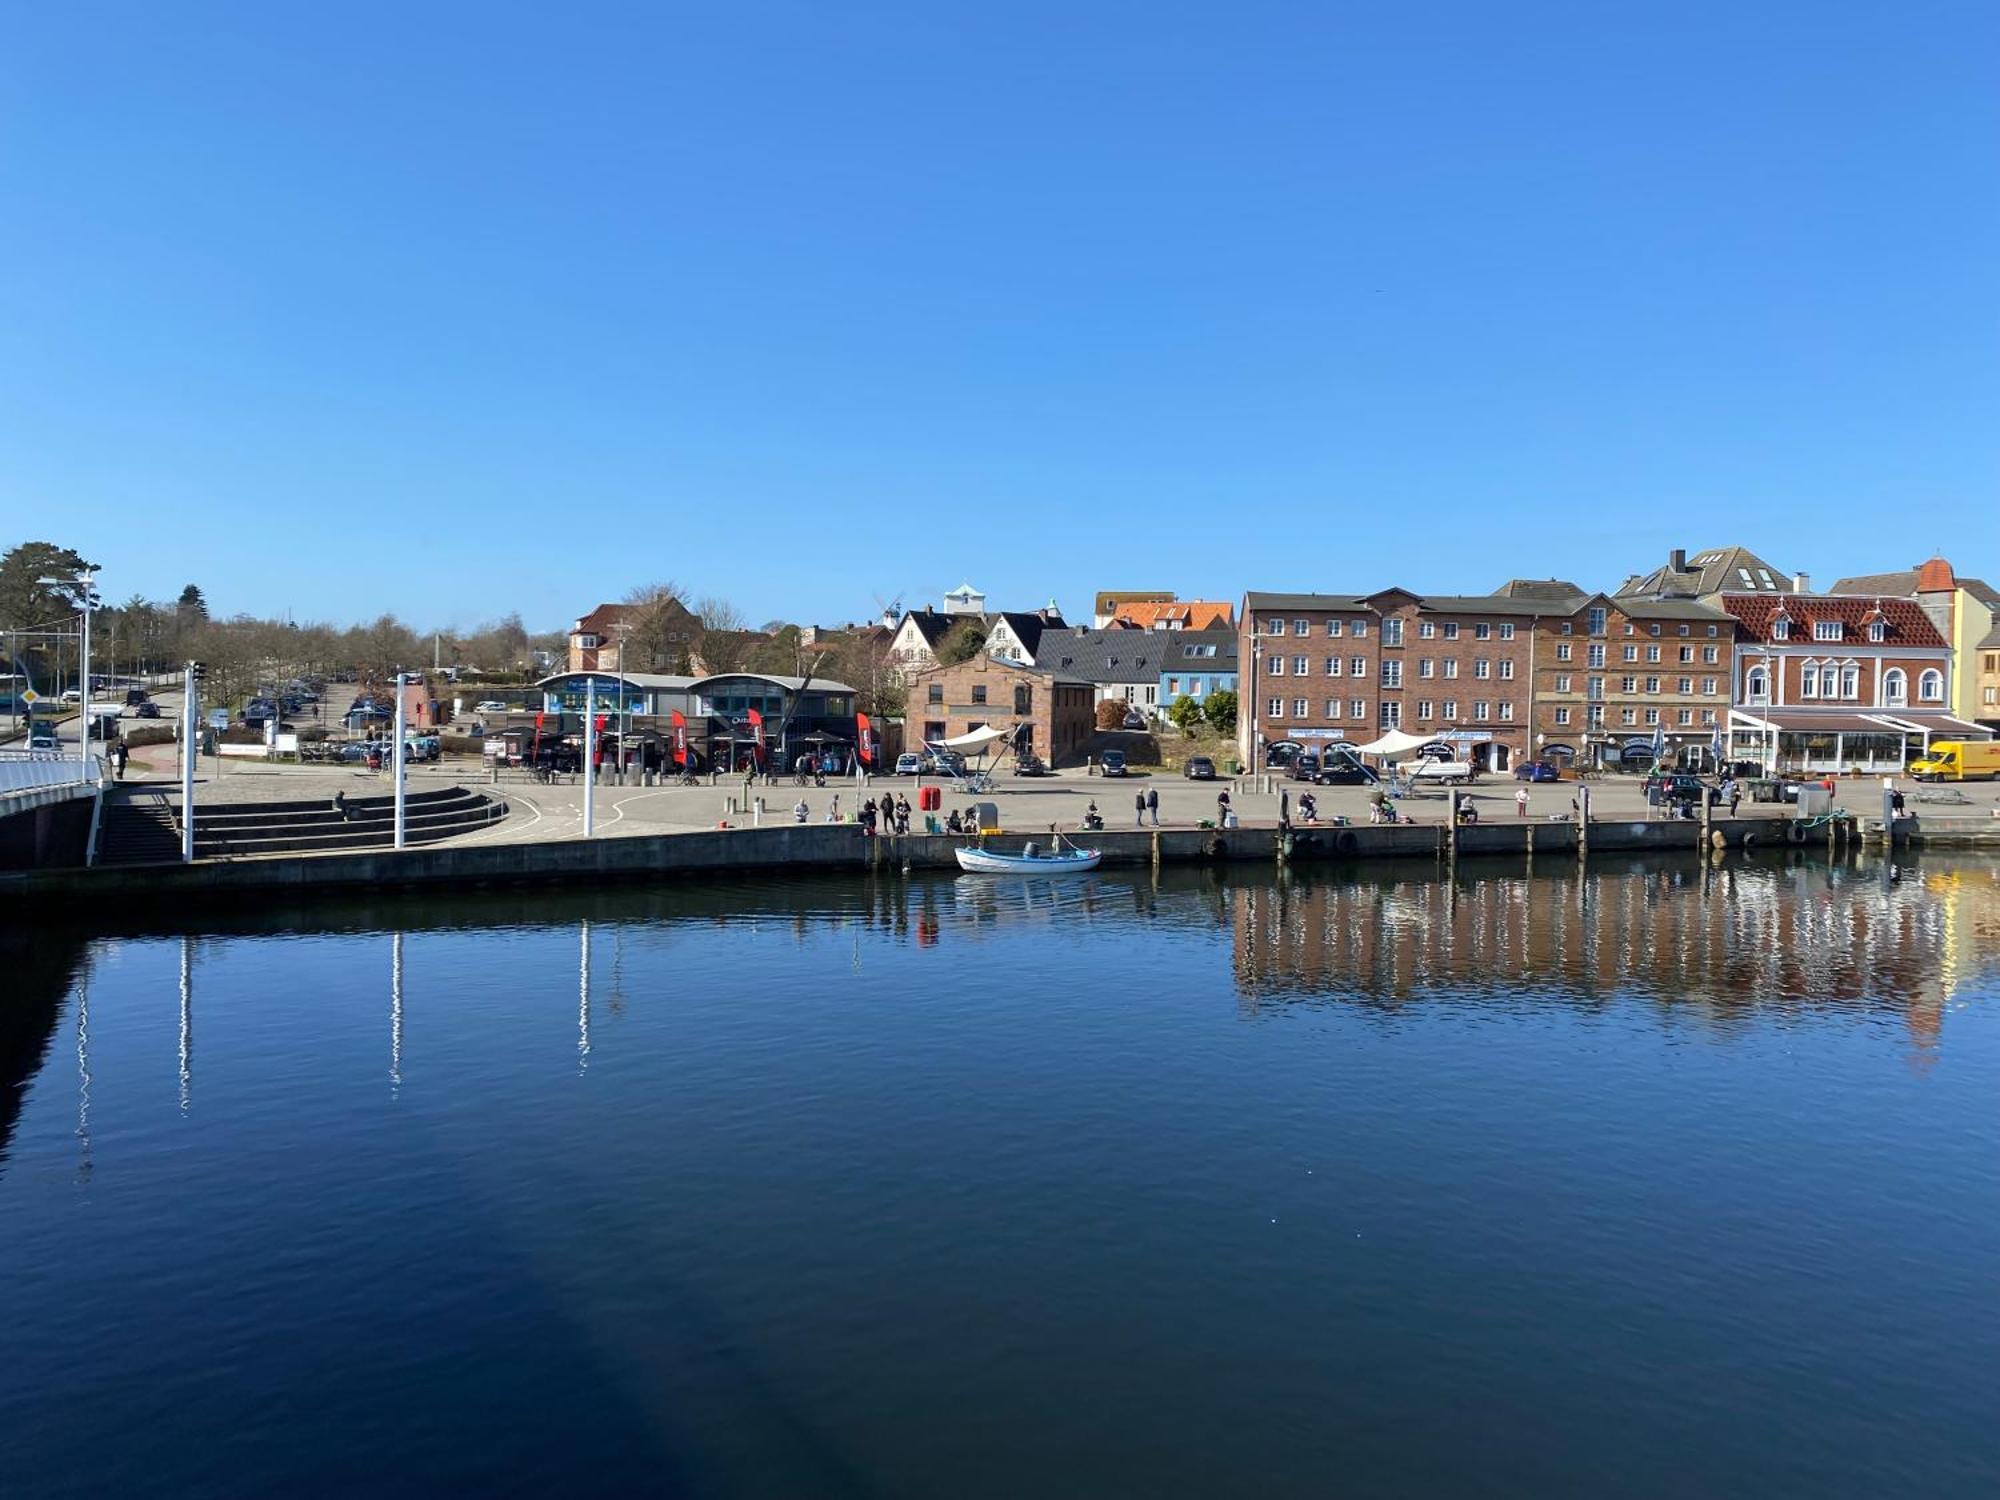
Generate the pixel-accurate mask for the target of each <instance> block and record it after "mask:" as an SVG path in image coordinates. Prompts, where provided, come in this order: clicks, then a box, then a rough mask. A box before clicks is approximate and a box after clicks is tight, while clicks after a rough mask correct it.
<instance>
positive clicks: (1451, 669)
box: [1444, 656, 1458, 678]
mask: <svg viewBox="0 0 2000 1500" xmlns="http://www.w3.org/2000/svg"><path fill="white" fill-rule="evenodd" d="M1444 675H1445V676H1446V677H1447V678H1455V677H1457V676H1458V658H1457V657H1455V656H1447V657H1446V658H1445V659H1444Z"/></svg>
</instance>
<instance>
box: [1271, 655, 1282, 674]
mask: <svg viewBox="0 0 2000 1500" xmlns="http://www.w3.org/2000/svg"><path fill="white" fill-rule="evenodd" d="M1271 675H1272V676H1273V677H1283V676H1284V675H1285V659H1284V657H1282V656H1274V657H1272V658H1271Z"/></svg>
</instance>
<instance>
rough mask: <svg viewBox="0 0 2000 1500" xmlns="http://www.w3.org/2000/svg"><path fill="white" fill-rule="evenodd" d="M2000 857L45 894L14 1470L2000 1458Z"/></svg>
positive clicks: (1613, 1491) (883, 1484)
mask: <svg viewBox="0 0 2000 1500" xmlns="http://www.w3.org/2000/svg"><path fill="white" fill-rule="evenodd" d="M1996 872H2000V866H1996V865H1995V864H1992V863H1979V862H1973V861H1965V862H1951V861H1942V860H1928V861H1925V862H1924V863H1923V864H1922V866H1921V867H1920V868H1918V869H1915V870H1913V871H1911V872H1909V873H1907V874H1906V875H1905V876H1904V877H1903V879H1902V880H1901V881H1900V883H1896V884H1890V883H1888V882H1887V881H1886V880H1884V879H1881V878H1879V877H1878V875H1877V873H1876V872H1875V871H1874V870H1873V869H1872V868H1856V869H1852V870H1832V871H1829V870H1828V869H1826V868H1825V867H1824V866H1820V865H1812V864H1801V865H1793V866H1787V865H1785V864H1784V863H1782V862H1781V861H1780V859H1779V857H1778V856H1770V857H1769V862H1768V863H1766V864H1763V865H1761V866H1759V865H1756V864H1752V865H1749V866H1739V867H1737V868H1735V869H1733V870H1730V871H1726V872H1724V873H1722V874H1720V875H1717V876H1715V877H1713V878H1712V879H1710V880H1707V881H1704V878H1703V877H1702V876H1701V875H1700V874H1699V873H1698V872H1697V871H1696V870H1695V868H1694V867H1693V866H1692V865H1686V866H1674V867H1670V868H1666V867H1654V868H1641V867H1636V866H1629V865H1605V866H1603V867H1601V868H1594V869H1593V872H1592V873H1591V874H1590V875H1589V876H1588V877H1586V878H1583V879H1578V878H1577V877H1576V875H1575V872H1574V869H1573V867H1571V866H1568V865H1563V866H1561V867H1560V869H1559V873H1553V874H1540V875H1537V876H1534V877H1532V878H1526V877H1510V876H1508V875H1506V874H1504V873H1499V874H1474V875H1472V876H1469V877H1463V878H1461V880H1460V881H1459V883H1458V884H1457V885H1456V886H1445V885H1440V884H1433V883H1430V882H1428V880H1417V879H1409V880H1404V879H1401V878H1399V877H1383V876H1374V877H1359V878H1355V879H1352V880H1347V879H1339V878H1335V877H1334V876H1333V875H1331V874H1328V875H1322V876H1302V877H1299V878H1295V879H1293V880H1291V881H1289V882H1286V883H1282V884H1281V883H1278V882H1276V881H1275V880H1273V879H1271V878H1269V877H1267V876H1264V875H1261V874H1260V875H1257V876H1244V875H1240V874H1234V873H1232V874H1228V875H1222V876H1217V875H1211V874H1207V873H1188V874H1176V873H1170V874H1169V875H1168V876H1167V877H1166V878H1164V879H1163V880H1161V881H1160V882H1159V883H1158V884H1157V885H1156V884H1155V883H1153V882H1152V881H1151V880H1150V879H1148V878H1146V877H1144V876H1139V875H1132V876H1128V875H1108V876H1104V877H1101V878H1096V879H1093V880H1090V881H1087V882H1083V881H1079V882H1076V883H1073V884H1067V885H1063V884H1044V885H1021V884H1012V883H1008V882H1004V881H1002V882H993V881H983V880H978V879H975V878H972V877H967V878H964V879H960V880H952V879H943V878H936V879H927V878H916V879H908V880H905V879H897V878H893V877H891V878H884V879H880V880H877V881H873V882H860V881H855V882H847V881H830V880H828V881H806V882H803V883H789V884H779V883H751V882H741V883H722V884H713V885H709V886H706V887H701V888H695V887H690V886H662V887H658V888H648V889H644V890H625V891H611V892H604V893H600V894H593V895H587V896H549V895H502V896H492V897H487V898H483V899H479V900H465V901H449V902H440V901H435V900H414V899H412V900H408V901H403V902H382V903H379V904H374V905H370V906H366V907H356V906H326V907H318V908H312V909H309V910H305V909H302V910H294V911H288V912H283V913H279V914H275V915H273V914H263V915H258V914H242V915H236V914H227V913H224V914H217V915H214V916H212V917H209V918H205V919H202V920H200V921H192V920H189V921H186V922H181V921H178V920H177V919H173V918H163V919H161V920H160V922H159V923H158V925H154V926H150V927H141V926H138V925H132V926H131V927H130V930H125V931H116V932H108V931H107V930H106V929H105V928H104V927H103V926H96V927H93V928H90V929H87V930H85V929H79V930H77V931H75V932H69V931H65V930H63V929H62V928H61V927H60V926H52V925H49V924H46V923H38V924H37V925H36V926H35V927H34V929H33V930H22V929H23V926H24V925H25V924H22V923H20V922H19V921H18V920H12V919H10V920H12V925H11V926H10V928H9V930H8V932H7V935H6V940H5V946H4V951H0V958H4V960H5V965H6V967H5V972H6V974H7V976H8V978H7V980H6V981H5V982H4V984H5V988H4V994H5V1001H4V1006H0V1017H3V1018H4V1026H3V1027H0V1473H4V1476H5V1477H4V1481H0V1488H4V1489H5V1491H6V1492H7V1493H9V1494H21V1495H57V1494H101V1495H141V1494H200V1495H204V1496H209V1495H215V1496H226V1495H227V1496H233V1495H242V1496H252V1495H258V1496H261V1495H277V1494H333V1493H341V1494H369V1495H414V1494H438V1493H453V1494H467V1495H473V1494H565V1495H567V1494H591V1493H596V1494H614V1493H615V1494H630V1493H658V1494H689V1495H868V1496H878V1495H879V1496H941V1495H950V1496H1026V1495H1133V1496H1183V1495H1184V1496H1216V1495H1260V1496H1266V1495H1301V1496H1305V1495H1310V1496H1325V1495H1398V1496H1467V1495H1508V1496H1513V1495H1519V1496H1552V1495H1619V1496H1687V1495H1711V1496H1712V1495H1744V1496H1773V1495H1786V1496H1813V1497H1824V1496H1884V1495H1923V1496H1957V1495H1965V1496H1972V1495H1980V1496H1990V1495H1993V1494H1995V1493H2000V1422H1996V1416H1995V1412H1996V1399H1995V1398H1996V1387H1997V1386H2000V1161H1996V1154H2000V873H1996ZM1417 873H1418V874H1421V875H1426V876H1427V875H1428V874H1429V872H1428V871H1427V870H1424V871H1419V872H1417Z"/></svg>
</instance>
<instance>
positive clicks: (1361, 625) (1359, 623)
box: [1347, 620, 1368, 641]
mask: <svg viewBox="0 0 2000 1500" xmlns="http://www.w3.org/2000/svg"><path fill="white" fill-rule="evenodd" d="M1347 633H1348V634H1349V635H1351V636H1353V637H1354V638H1355V639H1356V640H1357V641H1360V640H1366V639H1367V637H1368V622H1367V621H1366V620H1356V621H1355V622H1354V628H1353V629H1352V630H1350V631H1348V632H1347Z"/></svg>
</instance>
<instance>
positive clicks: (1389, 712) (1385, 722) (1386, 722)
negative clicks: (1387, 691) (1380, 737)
mask: <svg viewBox="0 0 2000 1500" xmlns="http://www.w3.org/2000/svg"><path fill="white" fill-rule="evenodd" d="M1402 722H1403V705H1402V704H1400V703H1392V702H1390V701H1389V700H1388V699H1386V698H1385V699H1383V700H1382V713H1381V723H1382V727H1383V728H1384V729H1394V728H1395V727H1396V726H1397V725H1398V724H1400V723H1402Z"/></svg>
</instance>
